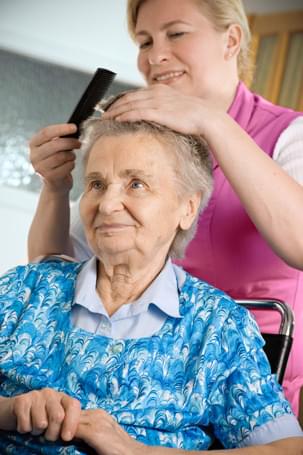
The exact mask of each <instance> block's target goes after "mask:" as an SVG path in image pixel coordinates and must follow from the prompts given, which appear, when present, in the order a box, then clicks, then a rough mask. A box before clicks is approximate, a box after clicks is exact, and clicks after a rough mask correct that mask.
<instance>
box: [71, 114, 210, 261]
mask: <svg viewBox="0 0 303 455" xmlns="http://www.w3.org/2000/svg"><path fill="white" fill-rule="evenodd" d="M129 133H130V134H143V135H149V136H151V137H153V138H156V139H157V140H158V141H159V142H160V143H161V144H162V145H164V147H167V149H168V150H171V151H172V152H173V154H174V156H175V163H176V165H175V169H174V171H175V175H176V191H177V192H178V195H179V197H180V198H182V196H185V195H190V194H194V193H197V192H200V193H201V195H202V197H201V203H200V207H199V211H198V214H197V217H196V219H195V221H194V223H193V225H192V226H191V228H190V229H188V230H182V229H179V231H178V232H177V234H176V236H175V238H174V240H173V242H172V245H171V247H170V251H169V254H170V256H171V257H173V258H182V257H183V255H184V252H185V249H186V247H187V245H188V243H189V242H190V240H191V239H192V238H193V237H194V235H195V231H196V225H197V222H198V217H199V214H200V213H201V211H202V210H203V209H204V208H205V207H206V205H207V203H208V200H209V197H210V195H211V190H212V172H211V161H210V157H209V151H208V146H207V144H206V142H205V140H203V139H202V138H201V137H198V136H192V135H185V134H181V133H178V132H176V131H172V130H170V129H169V128H167V127H165V126H162V125H158V124H156V123H154V122H148V121H144V120H141V121H137V122H118V121H115V120H102V119H100V118H94V117H92V118H90V119H89V120H87V121H86V122H84V125H83V128H82V135H81V137H80V140H81V142H82V147H81V150H82V153H83V163H84V168H85V167H86V164H87V160H88V157H89V152H90V150H91V148H92V146H93V145H94V143H95V142H96V141H97V140H98V139H100V138H101V137H109V136H111V137H112V136H121V135H124V134H129Z"/></svg>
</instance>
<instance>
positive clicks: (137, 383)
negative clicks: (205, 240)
mask: <svg viewBox="0 0 303 455" xmlns="http://www.w3.org/2000/svg"><path fill="white" fill-rule="evenodd" d="M80 268H81V264H75V263H66V262H62V261H53V262H46V263H41V264H30V265H27V266H20V267H17V268H16V269H13V270H11V271H10V272H8V273H7V274H6V275H4V276H3V277H2V278H1V279H0V394H1V395H2V396H13V395H16V394H20V393H24V392H27V391H30V390H33V389H42V388H44V387H52V388H54V389H56V390H60V391H62V392H65V393H67V394H69V395H71V396H73V397H75V398H77V399H78V400H80V402H81V403H82V408H86V409H96V408H102V409H104V410H105V411H107V412H109V413H110V414H111V415H112V416H113V417H114V418H115V419H116V420H117V421H118V422H119V424H120V425H121V426H122V427H123V428H124V429H125V430H126V431H127V432H128V433H129V434H130V435H132V436H133V437H135V438H137V439H138V440H140V441H141V442H143V443H146V444H149V445H162V446H167V447H176V448H183V449H188V450H206V449H207V448H208V447H209V445H210V444H211V440H212V436H211V435H212V434H215V435H216V436H217V438H219V439H220V440H221V442H222V443H223V445H224V446H225V447H227V448H232V447H237V446H238V445H239V444H240V443H241V442H242V441H243V440H244V439H245V438H246V437H248V436H249V435H250V433H251V432H252V431H253V430H254V429H255V428H257V427H259V426H261V425H263V424H265V423H266V422H270V421H272V420H273V419H274V418H276V417H280V416H283V415H287V414H291V410H290V407H289V404H288V402H287V401H286V400H285V399H284V398H283V395H282V392H281V388H280V386H279V385H278V384H277V383H276V381H275V379H274V377H273V376H272V375H271V374H270V368H269V365H268V361H267V359H266V357H265V355H264V353H263V351H262V345H263V340H262V338H261V337H260V335H259V331H258V328H257V326H256V324H255V322H254V320H253V319H252V318H251V317H250V315H249V313H248V312H247V311H246V310H245V309H244V308H242V307H240V306H238V305H236V304H235V302H234V301H233V300H232V299H230V298H229V297H228V296H226V294H224V293H223V292H221V291H219V290H217V289H215V288H213V287H211V286H210V285H208V284H207V283H205V282H202V281H200V280H198V279H196V278H193V277H192V276H190V275H188V274H187V276H186V280H185V283H184V285H183V287H182V289H181V292H180V313H181V315H182V318H178V319H176V318H173V317H168V318H167V320H166V322H165V323H164V325H163V326H162V327H161V329H160V330H159V331H158V332H156V334H154V335H153V336H151V337H148V338H139V339H126V340H125V339H124V340H121V339H112V338H108V337H104V336H101V335H94V334H92V333H89V332H86V331H84V330H82V329H79V328H75V327H73V326H72V324H71V320H70V313H71V305H72V301H73V295H74V290H75V282H76V279H77V274H78V272H79V270H80ZM20 447H22V449H21V450H20ZM0 449H1V450H0V453H1V454H2V453H3V454H17V453H18V455H20V453H21V454H22V455H26V454H30V455H33V454H36V453H39V454H47V455H52V454H85V453H89V450H88V449H87V450H86V449H85V448H84V447H81V446H78V447H77V446H76V445H74V444H64V443H61V442H57V443H49V442H47V441H45V440H44V438H43V437H42V436H40V437H37V436H35V437H34V436H31V435H19V434H17V433H5V432H0Z"/></svg>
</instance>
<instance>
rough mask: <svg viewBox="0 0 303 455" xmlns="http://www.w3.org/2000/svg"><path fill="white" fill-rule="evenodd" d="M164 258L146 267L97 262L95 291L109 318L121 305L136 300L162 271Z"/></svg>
mask: <svg viewBox="0 0 303 455" xmlns="http://www.w3.org/2000/svg"><path fill="white" fill-rule="evenodd" d="M165 262H166V258H164V259H163V258H162V259H158V260H154V261H152V262H151V263H149V265H148V267H142V266H141V265H139V264H138V265H134V264H131V263H117V264H103V263H101V262H100V261H99V262H98V274H97V282H96V290H97V292H98V294H99V296H100V298H101V300H102V303H103V305H104V307H105V309H106V311H107V312H108V314H109V316H111V315H112V314H114V313H115V312H116V311H117V310H118V309H119V308H120V307H121V306H122V305H124V304H127V303H132V302H134V301H135V300H137V299H138V298H139V297H140V296H141V295H142V294H143V292H144V291H145V290H146V289H147V287H148V286H149V285H150V284H151V282H152V281H153V280H154V279H155V278H156V277H157V276H158V274H159V273H160V272H161V270H162V269H163V267H164V265H165Z"/></svg>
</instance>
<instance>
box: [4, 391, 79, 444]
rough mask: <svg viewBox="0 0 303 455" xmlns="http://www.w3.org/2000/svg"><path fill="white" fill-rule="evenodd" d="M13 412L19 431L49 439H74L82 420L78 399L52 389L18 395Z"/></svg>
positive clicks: (15, 398)
mask: <svg viewBox="0 0 303 455" xmlns="http://www.w3.org/2000/svg"><path fill="white" fill-rule="evenodd" d="M12 412H13V414H14V415H15V417H16V430H17V431H18V432H19V433H32V434H33V435H35V436H36V435H40V434H42V433H43V432H44V437H45V439H47V440H48V441H56V440H57V439H59V438H60V437H62V439H64V440H66V441H69V440H71V439H73V437H74V435H75V433H76V430H77V426H78V423H79V419H80V412H81V407H80V403H79V401H78V400H76V399H74V398H72V397H69V396H68V395H66V394H64V393H61V392H57V391H55V390H52V389H43V390H39V391H33V392H29V393H26V394H22V395H19V396H16V397H14V402H13V408H12Z"/></svg>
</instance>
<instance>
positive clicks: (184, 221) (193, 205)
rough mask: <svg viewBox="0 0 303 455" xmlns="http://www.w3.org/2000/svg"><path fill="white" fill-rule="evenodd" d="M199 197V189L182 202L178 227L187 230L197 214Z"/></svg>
mask: <svg viewBox="0 0 303 455" xmlns="http://www.w3.org/2000/svg"><path fill="white" fill-rule="evenodd" d="M201 198H202V194H201V192H200V191H199V192H196V193H194V194H193V195H190V196H188V197H187V198H185V200H184V202H183V206H184V210H183V214H182V215H181V218H180V224H179V227H180V229H182V230H183V231H187V230H188V229H189V228H190V227H191V226H192V224H193V222H194V221H195V219H196V217H197V216H198V212H199V207H200V203H201Z"/></svg>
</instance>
